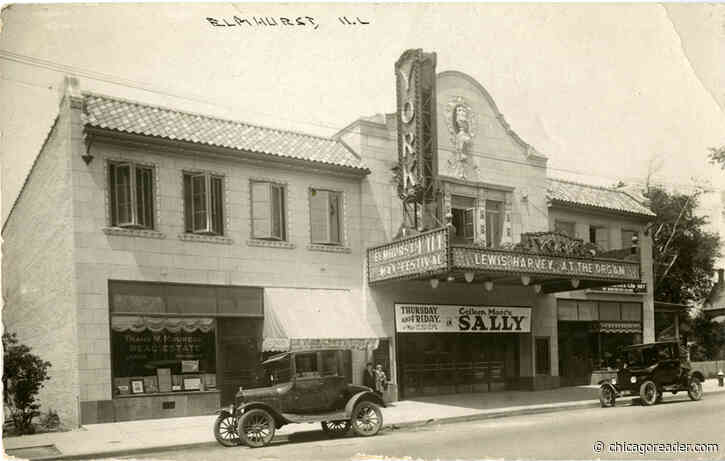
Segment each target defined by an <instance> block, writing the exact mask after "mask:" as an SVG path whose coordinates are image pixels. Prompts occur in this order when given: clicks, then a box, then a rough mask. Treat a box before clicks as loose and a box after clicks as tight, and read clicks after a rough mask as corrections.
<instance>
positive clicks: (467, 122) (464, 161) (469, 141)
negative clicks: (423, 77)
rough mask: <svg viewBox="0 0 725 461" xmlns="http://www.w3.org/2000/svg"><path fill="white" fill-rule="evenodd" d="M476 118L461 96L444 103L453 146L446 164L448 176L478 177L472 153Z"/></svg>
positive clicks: (461, 177)
mask: <svg viewBox="0 0 725 461" xmlns="http://www.w3.org/2000/svg"><path fill="white" fill-rule="evenodd" d="M476 119H477V117H476V114H475V112H473V110H472V109H471V106H469V105H468V104H467V103H466V100H465V99H463V98H462V97H460V96H455V97H453V98H451V100H450V101H449V102H448V104H446V110H445V120H446V124H447V125H448V132H449V134H450V136H451V144H452V145H453V148H454V149H453V152H452V153H451V156H450V157H449V159H448V165H447V166H448V174H449V175H450V176H454V177H456V178H460V179H464V180H466V179H477V178H478V166H476V164H475V161H474V158H473V155H472V154H473V138H474V137H475V136H476V121H477V120H476Z"/></svg>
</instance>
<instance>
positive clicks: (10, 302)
mask: <svg viewBox="0 0 725 461" xmlns="http://www.w3.org/2000/svg"><path fill="white" fill-rule="evenodd" d="M69 105H70V101H69V100H68V99H65V100H64V101H63V103H62V104H61V108H60V112H59V116H58V119H57V120H56V122H55V125H54V126H53V127H52V128H51V129H50V133H49V135H48V137H47V139H46V141H45V144H44V145H43V147H42V149H41V151H40V153H39V155H38V157H37V159H36V162H35V165H34V166H33V169H32V171H31V173H30V175H29V177H28V180H27V183H26V184H25V187H24V188H23V190H22V192H21V194H20V196H19V198H18V200H17V203H16V205H15V208H14V210H13V211H12V213H11V215H10V216H9V218H8V220H7V222H6V224H5V228H4V230H3V239H4V241H3V248H2V249H3V258H2V271H3V295H4V296H5V297H6V303H5V307H4V309H3V315H2V317H3V323H4V325H5V330H6V331H8V332H15V333H17V335H18V338H19V340H20V342H22V343H24V344H27V345H28V346H30V347H31V348H32V352H33V353H35V354H37V355H39V356H40V357H41V358H42V359H43V360H47V361H49V362H51V364H52V367H51V368H50V370H49V374H50V377H51V380H50V381H48V382H46V386H45V387H44V388H43V389H41V391H40V394H39V399H40V403H41V406H42V407H41V411H47V410H49V409H53V410H55V411H56V412H58V415H59V416H60V418H61V421H62V422H63V424H65V425H68V426H70V427H72V426H74V425H76V424H77V423H78V418H79V414H78V412H79V410H78V407H79V402H78V390H79V387H78V386H79V377H78V367H77V365H78V356H77V348H78V331H77V319H76V310H75V302H74V301H75V299H74V290H75V280H76V279H75V276H74V275H75V274H74V271H73V264H72V260H73V233H72V232H69V230H70V229H71V226H72V217H73V213H74V207H73V202H72V201H71V200H69V199H68V198H69V197H70V195H71V178H72V173H71V167H70V156H71V148H70V143H71V136H70V131H71V120H70V108H69Z"/></svg>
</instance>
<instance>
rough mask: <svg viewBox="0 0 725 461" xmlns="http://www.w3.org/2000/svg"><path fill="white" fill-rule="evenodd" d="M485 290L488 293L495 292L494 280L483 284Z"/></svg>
mask: <svg viewBox="0 0 725 461" xmlns="http://www.w3.org/2000/svg"><path fill="white" fill-rule="evenodd" d="M483 288H485V289H486V291H491V290H493V280H486V281H485V282H483Z"/></svg>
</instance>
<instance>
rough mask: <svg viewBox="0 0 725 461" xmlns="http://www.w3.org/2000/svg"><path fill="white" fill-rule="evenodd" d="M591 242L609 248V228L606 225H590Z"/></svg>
mask: <svg viewBox="0 0 725 461" xmlns="http://www.w3.org/2000/svg"><path fill="white" fill-rule="evenodd" d="M589 242H591V243H596V244H597V246H599V247H600V248H602V249H603V250H608V249H609V229H607V228H606V227H596V226H590V227H589Z"/></svg>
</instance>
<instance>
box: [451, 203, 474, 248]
mask: <svg viewBox="0 0 725 461" xmlns="http://www.w3.org/2000/svg"><path fill="white" fill-rule="evenodd" d="M475 203H476V201H475V200H474V199H472V198H470V197H461V196H459V195H452V196H451V213H452V214H453V227H454V229H455V233H454V235H453V240H454V241H455V242H459V243H472V242H473V238H474V225H473V218H474V207H475Z"/></svg>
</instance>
